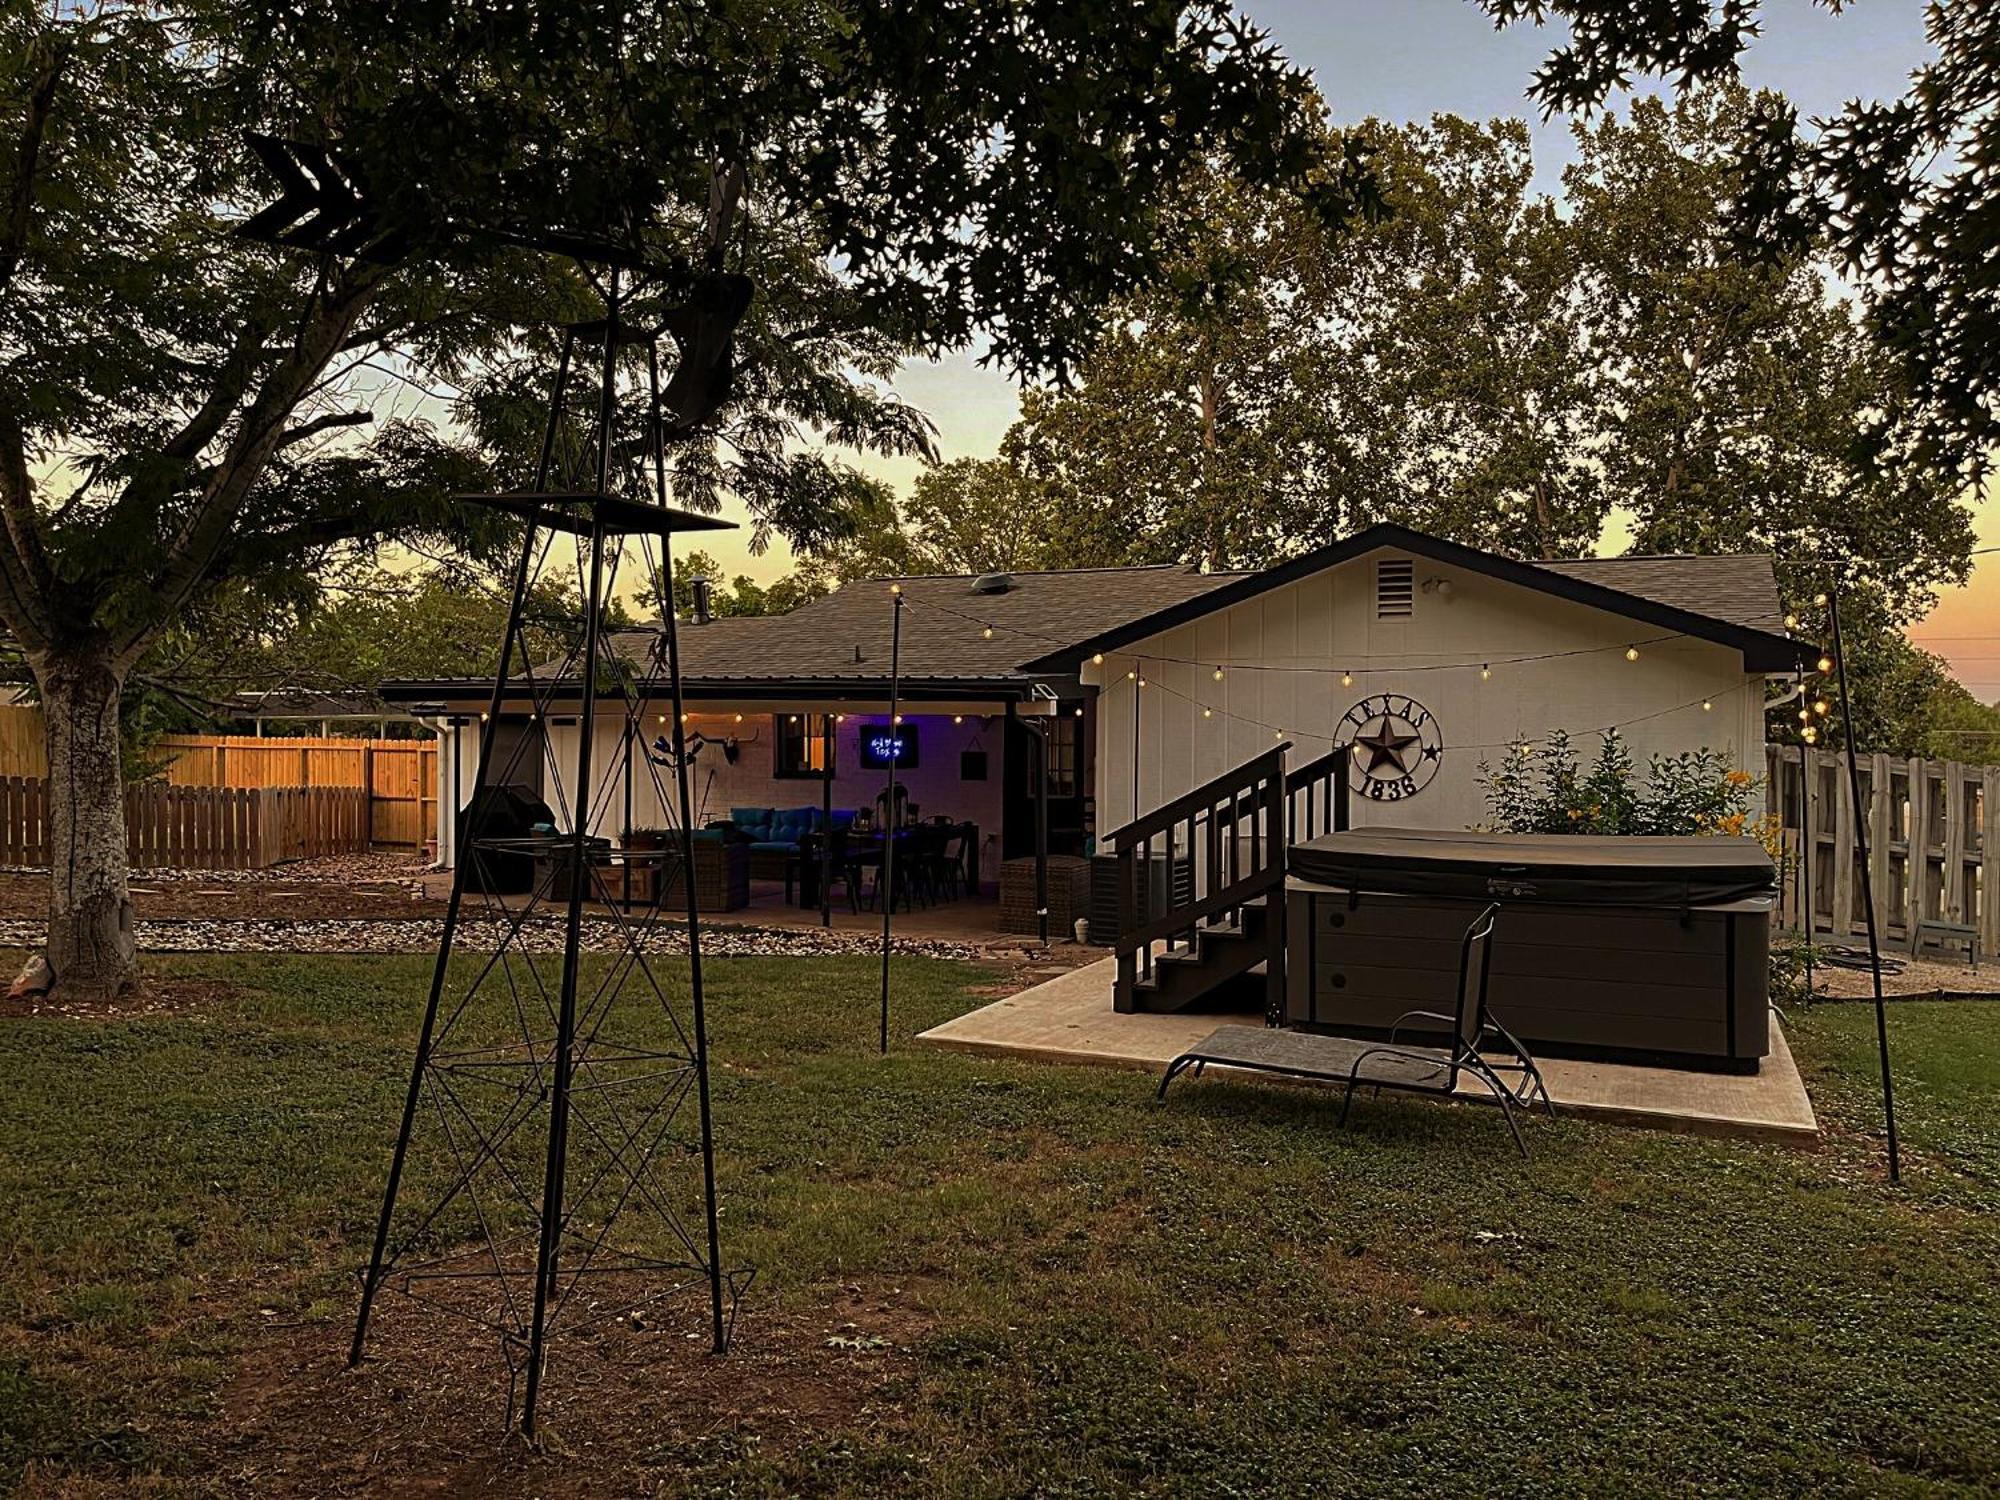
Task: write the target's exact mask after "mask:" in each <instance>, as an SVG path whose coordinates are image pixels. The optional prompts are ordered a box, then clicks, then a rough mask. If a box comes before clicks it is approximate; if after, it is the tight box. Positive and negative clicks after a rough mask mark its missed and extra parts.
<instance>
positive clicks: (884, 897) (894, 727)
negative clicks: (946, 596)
mask: <svg viewBox="0 0 2000 1500" xmlns="http://www.w3.org/2000/svg"><path fill="white" fill-rule="evenodd" d="M894 597H895V600H896V607H895V613H894V614H893V615H892V616H891V618H890V625H889V787H888V807H887V811H886V813H885V815H884V819H883V822H884V827H883V829H882V879H881V886H880V889H879V891H878V893H877V894H878V895H879V896H880V897H881V901H882V1037H881V1051H882V1052H883V1054H884V1055H887V1053H888V1051H889V924H890V921H891V920H892V918H893V917H894V916H895V913H896V824H897V823H898V822H899V821H900V819H898V818H897V816H896V771H897V769H898V763H899V762H900V761H901V760H902V758H903V754H902V751H903V738H902V735H901V734H900V733H899V731H900V730H901V728H902V725H901V724H900V723H898V722H897V721H898V720H899V719H901V718H902V706H903V702H902V691H903V591H902V590H901V589H900V588H898V589H897V590H896V592H895V595H894Z"/></svg>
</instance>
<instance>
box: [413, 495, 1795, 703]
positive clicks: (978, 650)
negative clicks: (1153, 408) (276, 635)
mask: <svg viewBox="0 0 2000 1500" xmlns="http://www.w3.org/2000/svg"><path fill="white" fill-rule="evenodd" d="M1377 539H1380V541H1381V543H1382V544H1383V545H1398V544H1401V545H1405V546H1414V545H1417V544H1419V543H1421V544H1422V546H1423V547H1425V548H1429V549H1432V550H1444V551H1448V552H1450V553H1452V554H1454V555H1459V554H1462V555H1463V556H1465V557H1472V558H1476V559H1478V560H1479V561H1480V562H1482V563H1484V564H1487V565H1490V566H1491V567H1492V568H1493V569H1495V570H1499V571H1502V572H1503V573H1504V572H1511V573H1512V574H1513V575H1514V576H1515V578H1516V579H1517V580H1518V581H1522V582H1527V581H1529V579H1531V578H1532V570H1533V569H1536V568H1540V569H1545V570H1547V571H1548V572H1550V573H1554V574H1558V575H1560V576H1562V577H1565V578H1568V579H1572V580H1575V581H1577V582H1580V583H1583V584H1586V585H1593V586H1595V587H1596V588H1599V589H1606V590H1615V591H1616V592H1617V593H1621V594H1625V595H1629V596H1631V599H1632V601H1633V606H1632V607H1633V608H1634V609H1637V610H1640V611H1641V612H1644V611H1645V610H1646V607H1647V605H1652V606H1665V607H1667V608H1670V609H1673V610H1678V611H1682V612H1685V613H1688V614H1693V615H1696V616H1702V617H1706V618H1707V619H1710V620H1713V621H1716V622H1718V625H1717V627H1716V628H1717V629H1726V628H1727V627H1732V626H1733V627H1737V628H1739V629H1744V630H1753V631H1760V632H1766V633H1769V634H1771V635H1776V634H1777V633H1778V632H1779V631H1781V630H1782V628H1783V624H1782V611H1781V607H1780V605H1779V603H1778V589H1777V582H1776V579H1775V577H1774V574H1773V572H1772V567H1771V559H1770V558H1769V557H1768V556H1761V555H1737V556H1721V557H1700V556H1691V555H1685V554H1683V555H1675V556H1659V557H1593V558H1583V559H1579V560H1575V561H1550V562H1541V563H1535V564H1522V563H1516V562H1510V561H1508V560H1506V559H1502V558H1496V557H1492V556H1491V555H1490V554H1485V553H1476V552H1473V551H1472V550H1471V549H1466V548H1459V547H1455V546H1452V545H1451V544H1447V543H1443V542H1439V541H1438V540H1437V539H1435V538H1426V537H1423V536H1422V535H1421V534H1419V533H1411V532H1408V531H1406V530H1404V529H1402V528H1397V527H1390V526H1377V527H1372V528H1369V530H1368V531H1367V532H1365V533H1363V534H1361V535H1359V536H1357V537H1355V538H1351V539H1350V540H1349V542H1348V543H1345V544H1340V545H1339V546H1337V547H1336V548H1334V549H1322V550H1323V551H1327V552H1328V553H1329V560H1328V563H1327V565H1332V563H1333V561H1334V560H1336V559H1334V558H1333V557H1332V553H1335V552H1339V551H1341V550H1344V549H1351V548H1354V547H1361V548H1366V547H1368V546H1370V545H1372V544H1373V543H1374V542H1375V541H1376V540H1377ZM1314 561H1315V560H1314V558H1313V557H1311V556H1309V557H1306V558H1301V559H1296V560H1294V561H1293V562H1291V563H1288V564H1281V565H1279V567H1278V568H1276V569H1273V570H1271V571H1270V573H1268V574H1263V575H1259V574H1255V573H1244V572H1233V573H1201V572H1198V571H1196V570H1195V569H1193V568H1188V567H1178V566H1165V567H1148V568H1078V569H1069V570H1063V571H1053V572H1022V573H1015V574H1013V575H1011V576H1012V578H1013V587H1012V588H1010V589H1008V590H1007V591H1006V592H1004V593H998V594H981V593H976V592H974V589H973V582H974V580H973V578H972V577H971V576H969V575H962V574H961V575H943V576H938V575H927V576H919V577H908V578H899V579H888V578H880V579H869V580H867V581H865V582H861V583H855V584H849V585H848V586H847V587H845V588H843V589H840V590H838V591H837V592H835V593H833V594H830V595H828V596H827V597H826V598H824V599H816V600H814V601H813V602H812V603H810V604H806V605H802V606H801V607H800V608H798V609H796V610H794V611H792V613H790V614H788V615H775V616H755V617H733V618H721V619H715V620H711V621H710V622H709V623H708V624H706V625H692V624H690V625H683V626H682V628H681V662H682V674H683V676H684V677H685V678H686V679H687V680H688V682H689V683H690V684H691V685H694V686H707V687H709V688H711V689H713V688H716V687H730V686H734V685H737V684H743V685H753V684H754V685H762V686H767V687H773V688H782V687H783V686H784V685H786V684H792V683H801V682H816V683H826V684H831V685H834V686H836V687H837V686H838V685H839V684H840V683H842V682H848V683H854V684H861V683H877V684H879V683H883V682H886V681H887V679H888V676H889V647H890V641H889V635H890V625H891V619H892V611H893V603H892V600H893V597H894V596H893V595H892V594H891V592H890V585H891V584H892V583H893V584H898V585H900V586H901V588H902V592H903V599H904V605H905V609H904V617H903V657H902V677H903V680H904V681H905V682H912V681H915V682H932V683H936V684H939V685H940V686H942V687H944V688H945V689H946V690H949V689H950V687H951V685H952V684H955V683H956V684H964V685H966V686H967V687H974V686H978V685H994V686H1005V685H1012V686H1014V687H1015V688H1017V689H1024V688H1025V686H1026V684H1028V683H1029V682H1031V681H1033V680H1035V679H1036V678H1037V677H1038V676H1041V675H1045V674H1046V673H1047V672H1049V671H1052V670H1061V669H1062V668H1061V666H1060V664H1059V662H1058V658H1063V657H1064V655H1065V653H1067V654H1068V656H1067V659H1069V660H1071V661H1073V660H1074V659H1075V648H1076V647H1078V646H1079V645H1080V644H1082V643H1085V642H1089V641H1092V640H1094V639H1097V638H1100V637H1106V636H1112V635H1116V634H1119V633H1121V632H1122V633H1124V634H1127V635H1131V634H1134V633H1144V632H1145V631H1146V630H1147V629H1148V628H1150V627H1149V625H1148V624H1147V623H1144V622H1151V621H1152V620H1153V618H1154V617H1155V616H1161V617H1163V618H1164V619H1173V618H1177V617H1180V618H1185V617H1190V616H1193V615H1199V614H1201V613H1202V612H1203V610H1202V606H1201V603H1200V601H1201V600H1202V599H1203V598H1204V597H1205V596H1207V595H1209V594H1212V593H1216V592H1217V591H1228V595H1229V596H1232V597H1233V596H1234V595H1239V594H1241V593H1242V592H1243V591H1244V589H1246V588H1247V589H1253V590H1254V589H1256V588H1258V587H1260V586H1262V585H1264V584H1267V583H1276V582H1279V581H1280V580H1281V578H1282V577H1283V576H1286V575H1290V574H1293V573H1295V572H1297V570H1299V569H1301V568H1311V567H1313V566H1314ZM1523 575H1526V576H1525V577H1524V576H1523ZM1639 601H1646V604H1641V603H1639ZM1222 602H1224V601H1223V600H1220V599H1219V600H1218V601H1217V603H1218V604H1220V603H1222ZM1595 602H1597V603H1599V604H1600V606H1601V607H1608V608H1617V607H1618V604H1617V602H1616V600H1615V598H1601V599H1598V600H1597V601H1595ZM989 625H990V626H991V627H992V632H993V633H992V635H991V637H988V636H987V634H986V627H988V626H989ZM615 640H616V644H617V647H618V649H619V650H621V651H623V652H625V653H627V654H628V655H633V656H637V655H642V654H644V653H645V652H646V651H648V650H650V649H651V646H652V643H653V641H654V632H652V631H650V630H647V631H630V632H624V633H621V634H620V635H619V636H617V637H616V638H615ZM1767 644H1777V643H1767ZM1086 649H1087V648H1086ZM1044 658H1047V661H1045V662H1044V663H1043V665H1042V666H1040V667H1035V666H1034V664H1035V663H1036V662H1038V661H1042V660H1043V659H1044ZM543 670H547V669H546V668H544V669H543ZM385 686H386V685H385ZM401 686H402V687H403V688H404V689H407V690H408V691H401V692H398V691H390V692H388V693H387V694H386V696H389V697H391V698H394V699H401V698H404V697H407V696H409V691H415V690H416V689H418V688H419V687H421V686H424V685H422V684H415V683H411V684H403V685H401ZM430 686H442V684H431V685H430Z"/></svg>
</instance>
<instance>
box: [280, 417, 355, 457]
mask: <svg viewBox="0 0 2000 1500" xmlns="http://www.w3.org/2000/svg"><path fill="white" fill-rule="evenodd" d="M374 420H375V413H373V412H372V411H337V412H329V413H327V415H325V416H323V417H315V418H313V420H312V421H310V422H303V423H301V424H300V425H299V426H297V427H294V428H292V429H291V430H290V431H289V432H285V433H282V434H280V435H279V438H278V441H277V443H276V444H275V445H274V446H273V447H272V450H271V451H272V452H274V453H275V452H277V451H278V449H280V448H289V447H291V446H292V445H293V444H294V443H303V442H305V441H307V440H308V439H310V438H316V437H318V436H319V435H320V434H321V433H322V432H331V431H333V429H335V428H336V427H365V426H367V425H368V424H369V423H370V422H372V421H374Z"/></svg>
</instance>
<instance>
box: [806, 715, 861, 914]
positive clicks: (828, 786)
mask: <svg viewBox="0 0 2000 1500" xmlns="http://www.w3.org/2000/svg"><path fill="white" fill-rule="evenodd" d="M807 722H808V723H810V722H811V720H810V718H808V720H807ZM819 773H820V774H819V925H820V926H822V927H831V926H833V715H832V714H821V715H820V716H819ZM850 868H851V866H850Z"/></svg>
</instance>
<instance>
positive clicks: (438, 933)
mask: <svg viewBox="0 0 2000 1500" xmlns="http://www.w3.org/2000/svg"><path fill="white" fill-rule="evenodd" d="M512 926H513V923H512V922H511V921H505V920H502V919H501V918H498V917H490V916H475V917H467V918H464V919H463V920H461V921H460V923H459V935H458V939H457V941H458V944H459V946H460V947H461V948H462V949H463V950H464V951H465V952H467V953H480V952H486V953H490V952H492V951H493V949H494V947H495V946H496V945H497V944H498V943H499V942H500V941H501V939H502V937H503V936H504V935H505V934H506V933H507V931H508V930H509V929H510V928H511V927H512ZM133 933H134V936H135V937H136V938H137V939H138V943H139V947H140V948H141V949H143V950H145V951H146V952H149V953H433V952H435V951H436V950H437V946H438V943H439V942H440V941H441V940H442V938H443V934H444V923H443V921H442V920H441V919H439V918H436V917H416V918H408V919H399V918H392V917H381V918H373V919H359V920H342V919H339V918H312V917H308V918H299V919H283V918H273V919H265V920H259V919H246V920H232V919H228V918H205V917H186V918H163V919H160V920H155V921H145V920H142V921H139V922H137V923H135V924H134V925H133ZM562 939H563V919H562V917H561V915H560V914H558V913H550V914H549V915H547V916H545V917H534V918H530V919H529V920H528V921H527V922H525V923H523V924H522V925H521V927H520V930H519V932H518V933H517V934H516V935H515V937H514V941H513V945H514V946H515V947H516V948H517V949H519V950H521V951H523V952H529V953H554V952H559V951H560V950H561V948H562ZM42 940H43V924H42V923H40V922H37V921H29V920H24V919H19V918H9V919H0V947H10V948H39V947H41V945H42ZM583 943H584V947H585V949H586V951H588V952H592V953H615V952H618V951H620V950H621V949H622V948H623V947H624V944H625V936H624V934H623V933H622V932H621V931H620V924H618V923H617V922H614V921H607V920H605V919H603V918H601V917H586V918H585V919H584V923H583ZM646 951H647V952H649V953H685V952H686V951H687V940H686V938H685V936H684V935H683V934H682V932H681V930H680V929H679V927H678V926H673V925H668V924H662V925H660V926H658V927H656V928H654V929H653V931H652V934H651V936H650V938H649V941H648V942H647V945H646ZM701 951H702V952H703V953H704V954H706V955H710V956H713V957H717V958H820V957H830V956H839V955H853V954H867V953H879V952H881V951H882V943H881V939H880V938H877V937H874V936H872V935H870V934H867V933H858V932H829V931H826V930H825V929H823V928H794V927H787V928H776V927H735V926H715V927H703V928H702V935H701ZM890 951H891V952H894V953H898V954H903V955H906V956H910V957H916V958H942V959H954V960H958V961H960V962H976V961H979V960H991V959H993V958H994V957H995V956H996V955H995V953H994V952H993V950H991V949H989V948H985V947H981V946H979V945H978V944H975V943H954V942H946V941H942V940H928V939H911V938H897V939H895V940H894V941H893V942H892V943H891V945H890Z"/></svg>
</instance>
